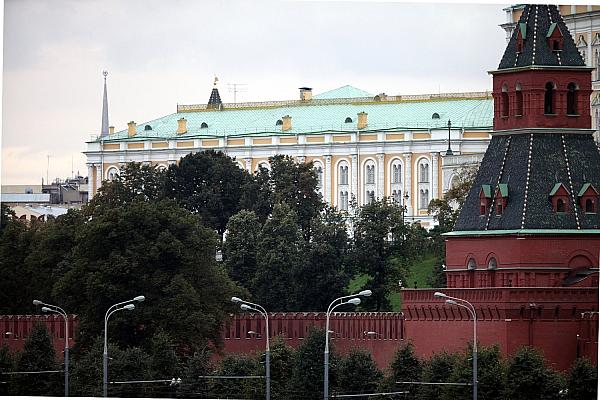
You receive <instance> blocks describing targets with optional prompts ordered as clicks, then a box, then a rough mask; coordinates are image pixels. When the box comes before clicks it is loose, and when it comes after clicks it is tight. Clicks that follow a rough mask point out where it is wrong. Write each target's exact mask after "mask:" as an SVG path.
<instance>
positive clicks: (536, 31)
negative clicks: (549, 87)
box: [498, 4, 586, 70]
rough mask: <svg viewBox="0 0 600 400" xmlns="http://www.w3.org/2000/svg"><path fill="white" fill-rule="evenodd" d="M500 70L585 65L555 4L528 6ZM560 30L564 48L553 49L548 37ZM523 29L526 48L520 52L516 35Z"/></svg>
mask: <svg viewBox="0 0 600 400" xmlns="http://www.w3.org/2000/svg"><path fill="white" fill-rule="evenodd" d="M517 27H518V28H519V29H515V30H514V32H513V34H512V37H511V38H510V41H509V43H508V46H507V47H506V50H505V51H504V56H503V57H502V60H501V61H500V65H499V66H498V70H503V69H510V68H523V67H530V66H531V67H534V66H535V67H542V66H554V67H569V68H572V67H583V68H586V65H585V62H584V61H583V59H582V58H581V55H580V54H579V51H578V50H577V46H576V45H575V41H574V40H573V37H572V36H571V34H570V33H569V29H568V28H567V26H566V25H565V22H564V21H563V19H562V16H561V15H560V13H559V11H558V7H557V6H555V5H544V4H528V5H526V6H525V9H524V10H523V13H522V14H521V18H520V19H519V22H518V24H517ZM556 29H558V30H559V33H560V35H562V38H563V44H562V50H558V51H557V50H553V47H552V46H551V43H550V41H549V40H548V38H549V37H550V36H552V34H553V33H554V31H555V30H556ZM519 31H520V32H521V35H522V37H523V49H522V51H521V52H518V51H517V36H518V32H519Z"/></svg>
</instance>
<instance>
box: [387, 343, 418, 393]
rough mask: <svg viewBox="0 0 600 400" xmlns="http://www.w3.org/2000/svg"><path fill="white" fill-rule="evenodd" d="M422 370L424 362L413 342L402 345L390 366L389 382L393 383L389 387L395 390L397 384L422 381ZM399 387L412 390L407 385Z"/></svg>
mask: <svg viewBox="0 0 600 400" xmlns="http://www.w3.org/2000/svg"><path fill="white" fill-rule="evenodd" d="M422 369H423V368H422V361H421V360H420V359H419V357H418V356H417V355H416V354H415V349H414V346H413V344H412V343H411V342H408V343H403V344H401V345H400V347H399V348H398V350H396V353H394V358H393V359H392V362H391V364H390V374H389V380H390V381H391V382H390V383H389V384H388V385H387V387H388V388H394V387H395V385H396V382H418V381H420V380H421V372H422ZM398 387H400V388H403V389H404V388H407V389H408V390H410V388H411V387H410V386H405V385H401V386H398Z"/></svg>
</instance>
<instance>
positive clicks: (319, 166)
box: [313, 161, 323, 193]
mask: <svg viewBox="0 0 600 400" xmlns="http://www.w3.org/2000/svg"><path fill="white" fill-rule="evenodd" d="M313 166H314V167H313V168H314V170H315V173H316V175H317V188H318V191H319V193H323V165H322V164H321V163H320V162H319V161H315V162H313Z"/></svg>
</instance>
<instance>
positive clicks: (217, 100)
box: [208, 88, 222, 106]
mask: <svg viewBox="0 0 600 400" xmlns="http://www.w3.org/2000/svg"><path fill="white" fill-rule="evenodd" d="M220 104H222V101H221V96H220V95H219V89H217V88H213V90H212V92H210V98H209V99H208V105H209V106H211V105H213V106H214V105H220Z"/></svg>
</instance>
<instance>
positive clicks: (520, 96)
mask: <svg viewBox="0 0 600 400" xmlns="http://www.w3.org/2000/svg"><path fill="white" fill-rule="evenodd" d="M515 100H516V101H517V109H516V112H515V114H516V115H518V116H521V115H523V92H522V91H521V84H519V83H517V90H516V92H515Z"/></svg>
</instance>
